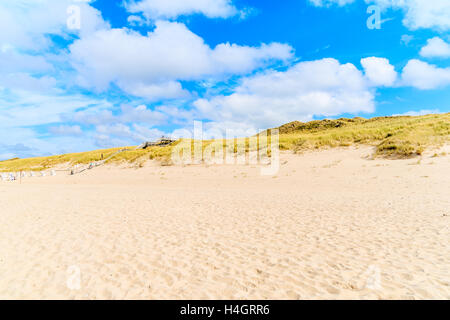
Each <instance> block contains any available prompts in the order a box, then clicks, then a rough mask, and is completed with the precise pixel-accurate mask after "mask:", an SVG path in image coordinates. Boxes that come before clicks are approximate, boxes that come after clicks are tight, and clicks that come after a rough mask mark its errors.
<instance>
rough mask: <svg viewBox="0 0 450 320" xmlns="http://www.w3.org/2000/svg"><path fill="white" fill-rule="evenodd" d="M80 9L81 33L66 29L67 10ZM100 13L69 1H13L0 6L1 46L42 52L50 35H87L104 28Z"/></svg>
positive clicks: (3, 2)
mask: <svg viewBox="0 0 450 320" xmlns="http://www.w3.org/2000/svg"><path fill="white" fill-rule="evenodd" d="M71 5H76V6H78V7H79V8H80V12H81V15H80V18H81V29H80V30H70V29H69V28H68V27H67V20H68V18H69V15H68V13H67V10H68V8H69V7H70V6H71ZM106 26H107V23H106V22H105V21H104V20H103V18H102V17H101V13H100V12H99V11H98V10H97V9H95V8H93V7H92V6H90V5H89V3H88V2H74V1H71V0H40V1H36V0H15V1H1V2H0V43H1V44H8V45H10V46H12V47H17V48H22V49H26V50H42V49H46V48H48V47H49V46H50V45H51V43H52V42H51V39H50V38H49V36H50V35H55V34H58V35H63V36H66V35H69V34H79V35H85V34H89V33H91V32H93V31H95V30H98V29H101V28H105V27H106Z"/></svg>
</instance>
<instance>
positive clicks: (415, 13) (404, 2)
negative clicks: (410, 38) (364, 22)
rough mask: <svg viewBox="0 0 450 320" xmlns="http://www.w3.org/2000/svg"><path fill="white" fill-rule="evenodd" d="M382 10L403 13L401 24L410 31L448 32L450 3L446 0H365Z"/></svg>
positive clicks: (449, 27) (449, 28)
mask: <svg viewBox="0 0 450 320" xmlns="http://www.w3.org/2000/svg"><path fill="white" fill-rule="evenodd" d="M366 2H367V3H375V4H377V5H379V6H380V7H381V8H383V9H387V8H392V9H395V10H402V11H403V12H404V13H405V17H404V19H403V24H404V25H405V26H406V27H408V28H409V29H411V30H417V29H421V28H433V29H439V30H444V31H445V30H450V1H448V0H432V1H430V0H366Z"/></svg>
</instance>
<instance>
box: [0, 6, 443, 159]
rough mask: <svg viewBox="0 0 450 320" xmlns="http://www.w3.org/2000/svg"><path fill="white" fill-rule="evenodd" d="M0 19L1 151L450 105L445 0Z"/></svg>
mask: <svg viewBox="0 0 450 320" xmlns="http://www.w3.org/2000/svg"><path fill="white" fill-rule="evenodd" d="M373 6H374V7H373ZM369 7H370V8H371V9H372V10H371V11H370V12H369V13H368V8H369ZM373 10H375V11H373ZM378 13H379V18H380V25H379V28H375V29H374V28H369V27H368V24H367V21H368V19H370V18H371V17H376V18H377V17H378V16H377V14H378ZM373 14H375V16H373ZM370 21H378V20H370ZM0 30H1V31H0V121H1V123H2V124H1V126H0V136H1V137H2V139H1V141H0V160H2V159H9V158H13V157H29V156H41V155H50V154H60V153H66V152H78V151H85V150H92V149H98V148H107V147H115V146H123V145H136V144H139V143H140V142H142V141H143V140H153V139H155V138H157V137H160V136H161V135H171V136H174V137H178V136H186V135H188V134H189V130H190V128H191V127H192V125H193V121H194V120H202V121H204V129H205V136H206V137H213V136H220V135H221V134H222V133H224V132H225V131H228V132H229V133H231V134H235V135H239V136H242V135H247V134H251V133H253V132H255V131H258V130H260V129H265V128H268V127H273V126H278V125H281V124H283V123H286V122H289V121H294V120H301V121H309V120H313V119H323V118H338V117H342V116H345V117H353V116H362V117H374V116H384V115H396V114H408V115H416V114H426V113H438V112H449V111H450V103H449V101H450V2H449V1H448V0H435V1H427V0H284V1H269V0H234V1H232V0H134V1H131V0H125V1H122V0H121V1H107V0H98V1H80V0H78V1H75V0H40V1H37V0H17V1H8V2H7V1H0Z"/></svg>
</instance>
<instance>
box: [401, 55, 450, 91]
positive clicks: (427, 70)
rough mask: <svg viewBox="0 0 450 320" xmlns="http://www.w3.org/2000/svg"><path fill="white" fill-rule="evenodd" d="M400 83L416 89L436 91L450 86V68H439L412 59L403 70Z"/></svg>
mask: <svg viewBox="0 0 450 320" xmlns="http://www.w3.org/2000/svg"><path fill="white" fill-rule="evenodd" d="M402 81H403V84H404V85H410V86H413V87H415V88H418V89H422V90H426V89H436V88H440V87H445V86H448V85H450V68H439V67H436V66H435V65H431V64H428V63H426V62H423V61H420V60H417V59H412V60H410V61H408V63H407V64H406V66H405V67H404V68H403V73H402Z"/></svg>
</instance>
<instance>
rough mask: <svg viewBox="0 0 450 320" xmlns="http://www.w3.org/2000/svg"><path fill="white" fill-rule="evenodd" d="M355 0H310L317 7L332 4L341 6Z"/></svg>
mask: <svg viewBox="0 0 450 320" xmlns="http://www.w3.org/2000/svg"><path fill="white" fill-rule="evenodd" d="M354 1H355V0H309V2H311V3H312V4H313V5H314V6H316V7H329V6H331V5H338V6H340V7H342V6H345V5H347V4H349V3H353V2H354Z"/></svg>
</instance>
